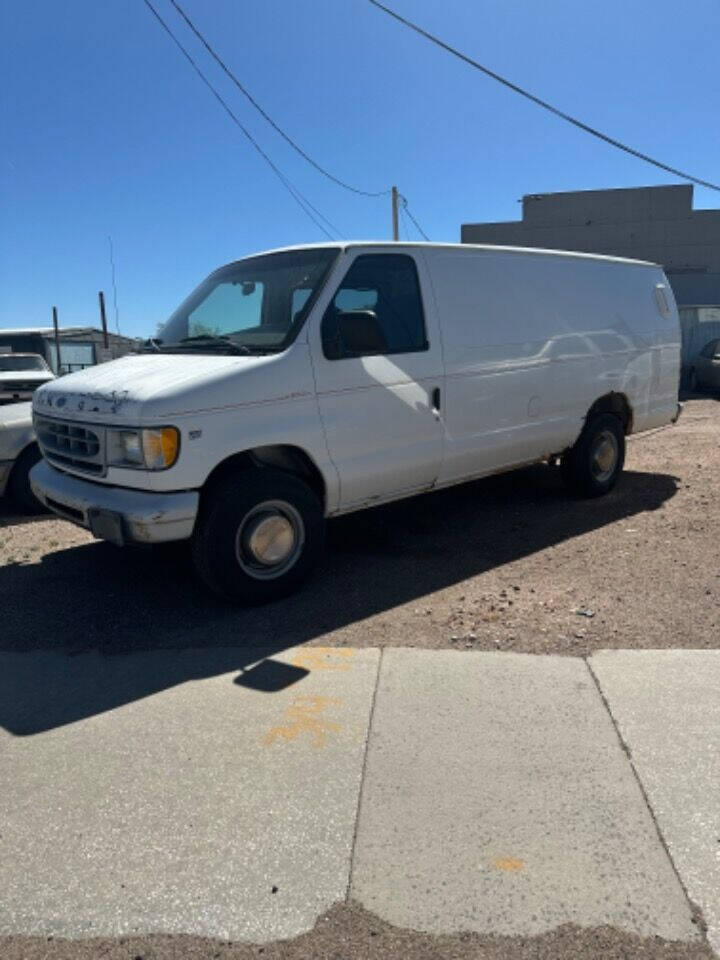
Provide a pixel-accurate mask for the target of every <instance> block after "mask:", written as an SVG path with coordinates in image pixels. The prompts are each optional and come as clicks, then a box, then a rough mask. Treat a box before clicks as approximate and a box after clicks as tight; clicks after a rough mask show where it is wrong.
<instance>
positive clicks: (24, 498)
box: [8, 443, 47, 513]
mask: <svg viewBox="0 0 720 960" xmlns="http://www.w3.org/2000/svg"><path fill="white" fill-rule="evenodd" d="M41 459H42V454H41V453H40V451H39V449H38V446H37V444H36V443H31V444H30V446H29V447H25V449H24V450H23V452H22V453H21V454H20V456H19V457H18V458H17V460H16V461H15V465H14V466H13V468H12V472H11V474H10V479H9V480H8V491H9V493H10V496H11V497H12V498H13V500H14V501H15V503H16V504H17V505H18V506H19V507H22V509H23V510H25V511H26V512H27V513H47V510H46V508H45V506H44V504H42V503H41V502H40V501H39V500H38V498H37V497H36V496H35V494H34V493H33V492H32V487H31V486H30V471H31V470H32V468H33V467H34V466H35V464H36V463H37V462H38V461H39V460H41Z"/></svg>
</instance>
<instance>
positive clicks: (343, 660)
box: [292, 647, 355, 670]
mask: <svg viewBox="0 0 720 960" xmlns="http://www.w3.org/2000/svg"><path fill="white" fill-rule="evenodd" d="M354 654H355V651H354V650H351V649H349V648H348V647H306V648H305V649H304V650H300V651H299V652H298V653H296V654H295V656H294V657H293V659H292V665H293V666H294V667H305V668H306V669H307V670H349V669H350V664H349V663H348V662H347V661H348V660H349V659H350V658H351V657H352V656H354Z"/></svg>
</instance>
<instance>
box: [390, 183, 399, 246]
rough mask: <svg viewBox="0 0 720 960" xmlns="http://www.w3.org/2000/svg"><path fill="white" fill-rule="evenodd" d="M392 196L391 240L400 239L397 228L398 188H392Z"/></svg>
mask: <svg viewBox="0 0 720 960" xmlns="http://www.w3.org/2000/svg"><path fill="white" fill-rule="evenodd" d="M391 196H392V227H393V240H399V239H400V231H399V228H398V188H397V187H393V188H392V190H391Z"/></svg>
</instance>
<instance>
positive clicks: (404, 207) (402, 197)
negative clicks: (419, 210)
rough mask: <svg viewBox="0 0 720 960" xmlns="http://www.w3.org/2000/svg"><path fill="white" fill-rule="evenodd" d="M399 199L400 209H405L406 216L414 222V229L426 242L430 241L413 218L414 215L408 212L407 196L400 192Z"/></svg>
mask: <svg viewBox="0 0 720 960" xmlns="http://www.w3.org/2000/svg"><path fill="white" fill-rule="evenodd" d="M400 199H401V200H402V207H401V209H402V210H404V211H405V213H406V214H407V215H408V217H410V219H411V220H412V222H413V223H414V224H415V228H416V230H417V231H418V233H419V234H420V236H421V237H422V238H423V240H427V241H428V243H429V242H430V237H429V236H428V235H427V234H426V233H425V231H424V230H423V228H422V227H421V226H420V224H419V223H418V222H417V220H416V219H415V217H414V216H413V215H412V213H411V212H410V207H409V206H408V202H407V197H404V196H403V195H402V194H400Z"/></svg>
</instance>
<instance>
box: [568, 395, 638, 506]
mask: <svg viewBox="0 0 720 960" xmlns="http://www.w3.org/2000/svg"><path fill="white" fill-rule="evenodd" d="M624 463H625V431H624V430H623V425H622V423H621V422H620V418H619V417H616V416H615V415H614V414H612V413H604V414H601V415H600V416H598V417H594V418H593V419H592V420H591V421H590V422H589V423H587V424H586V425H585V427H584V429H583V431H582V433H581V434H580V436H579V437H578V439H577V442H576V443H575V445H574V446H573V447H571V448H570V450H568V451H567V452H566V453H564V454H563V457H562V460H561V462H560V469H561V472H562V477H563V480H564V482H565V485H566V486H567V487H568V489H570V490H571V491H572V492H573V493H576V494H578V495H579V496H584V497H601V496H602V495H603V494H605V493H609V492H610V490H612V488H613V487H614V486H615V484H616V483H617V480H618V477H619V476H620V473H621V472H622V468H623V465H624Z"/></svg>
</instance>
